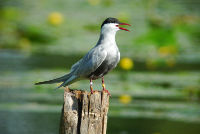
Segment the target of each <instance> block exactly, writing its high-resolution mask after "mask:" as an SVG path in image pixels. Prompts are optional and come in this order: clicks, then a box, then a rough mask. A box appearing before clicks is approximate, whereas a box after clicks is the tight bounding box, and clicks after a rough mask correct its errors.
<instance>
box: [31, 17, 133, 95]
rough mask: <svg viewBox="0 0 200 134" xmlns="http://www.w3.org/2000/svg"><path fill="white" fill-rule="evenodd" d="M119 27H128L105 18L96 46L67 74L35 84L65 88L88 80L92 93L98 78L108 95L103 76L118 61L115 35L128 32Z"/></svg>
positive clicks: (118, 54) (118, 53) (112, 19)
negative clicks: (119, 32)
mask: <svg viewBox="0 0 200 134" xmlns="http://www.w3.org/2000/svg"><path fill="white" fill-rule="evenodd" d="M121 25H128V26H131V25H130V24H127V23H121V22H120V21H119V20H118V19H116V18H111V17H109V18H107V19H106V20H105V21H104V22H103V23H102V25H101V33H100V37H99V40H98V42H97V44H96V45H95V46H94V47H93V48H92V49H91V50H90V51H89V52H88V53H87V54H86V55H85V56H84V57H83V58H82V59H80V60H79V61H78V62H76V63H75V64H74V65H73V66H72V67H71V70H70V72H69V73H68V74H66V75H64V76H62V77H59V78H56V79H52V80H48V81H43V82H38V83H35V85H40V84H52V83H60V82H62V84H61V85H60V86H59V87H57V88H60V87H65V86H69V85H70V84H72V83H74V82H76V81H79V80H82V79H89V80H90V91H91V93H93V88H92V85H93V82H92V80H96V79H98V78H101V79H102V88H103V89H102V90H103V91H105V92H107V93H108V94H109V95H110V93H109V92H108V90H107V89H106V88H105V83H104V75H106V74H107V73H108V72H109V71H111V70H112V69H114V68H115V67H116V66H117V64H118V63H119V61H120V52H119V49H118V47H117V44H116V41H115V35H116V33H117V31H119V30H125V31H129V30H128V29H126V28H123V27H120V26H121Z"/></svg>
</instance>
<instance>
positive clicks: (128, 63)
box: [119, 58, 134, 70]
mask: <svg viewBox="0 0 200 134" xmlns="http://www.w3.org/2000/svg"><path fill="white" fill-rule="evenodd" d="M119 65H120V67H121V68H122V69H124V70H131V69H132V68H133V66H134V63H133V61H132V60H131V59H130V58H122V59H121V61H120V63H119Z"/></svg>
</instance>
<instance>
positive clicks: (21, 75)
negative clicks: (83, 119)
mask: <svg viewBox="0 0 200 134" xmlns="http://www.w3.org/2000/svg"><path fill="white" fill-rule="evenodd" d="M199 6H200V1H198V0H32V1H31V0H29V1H27V0H6V1H1V2H0V133H1V134H27V133H28V134H55V133H58V129H59V120H60V113H61V107H62V103H63V89H59V90H57V91H55V90H54V89H55V88H56V87H57V86H58V85H56V84H54V85H42V86H34V83H35V82H38V81H43V80H49V79H52V78H55V77H59V76H62V75H63V74H65V73H67V72H69V70H70V67H71V65H72V64H74V63H75V62H76V61H77V60H79V59H80V58H81V57H82V56H83V55H84V54H86V53H87V52H88V51H89V49H90V48H92V47H93V46H94V45H95V44H96V42H97V40H98V38H99V33H100V25H101V23H102V22H103V20H104V19H106V18H107V17H116V18H118V19H119V20H120V21H121V22H126V23H129V24H131V25H132V26H131V27H130V28H128V29H129V30H131V32H125V31H120V32H118V33H117V35H116V41H117V44H118V46H119V49H120V51H121V61H120V63H119V65H118V67H117V69H115V70H114V71H112V72H111V73H110V74H108V75H107V76H106V77H105V80H106V86H107V89H108V90H109V91H110V93H111V94H112V98H111V99H110V109H109V117H108V130H107V133H108V134H199V132H200V127H199V126H200V45H199V42H200V12H199ZM100 83H101V82H100V80H96V81H94V89H98V90H101V84H100ZM70 87H71V88H73V89H84V90H88V91H89V81H87V80H85V81H79V82H77V83H74V84H73V85H71V86H70Z"/></svg>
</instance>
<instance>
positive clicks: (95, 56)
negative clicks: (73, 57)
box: [71, 47, 107, 77]
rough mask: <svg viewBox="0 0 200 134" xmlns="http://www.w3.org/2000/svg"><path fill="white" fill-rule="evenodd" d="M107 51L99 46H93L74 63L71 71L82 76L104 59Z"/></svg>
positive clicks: (90, 71)
mask: <svg viewBox="0 0 200 134" xmlns="http://www.w3.org/2000/svg"><path fill="white" fill-rule="evenodd" d="M106 56H107V52H106V51H105V50H103V49H102V48H101V47H94V48H93V49H91V51H89V52H88V53H87V54H86V55H85V56H84V57H83V58H82V59H81V60H79V61H78V62H77V63H75V64H74V65H73V66H72V68H71V71H74V73H75V74H76V75H78V76H80V77H84V76H87V75H89V74H90V73H92V72H94V71H95V70H96V69H97V68H98V67H99V66H100V65H101V64H102V62H103V61H104V60H105V58H106Z"/></svg>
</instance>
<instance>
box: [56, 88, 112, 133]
mask: <svg viewBox="0 0 200 134" xmlns="http://www.w3.org/2000/svg"><path fill="white" fill-rule="evenodd" d="M108 108H109V95H108V94H107V93H106V92H100V91H94V93H93V94H91V93H90V92H87V91H82V90H70V91H69V90H67V89H65V91H64V104H63V108H62V114H61V120H60V131H59V134H106V129H107V113H108Z"/></svg>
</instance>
